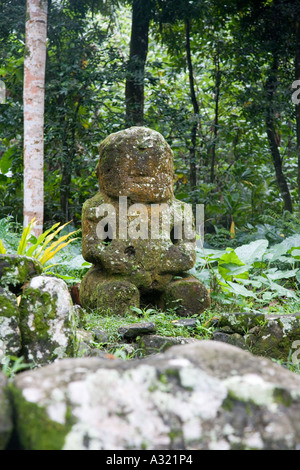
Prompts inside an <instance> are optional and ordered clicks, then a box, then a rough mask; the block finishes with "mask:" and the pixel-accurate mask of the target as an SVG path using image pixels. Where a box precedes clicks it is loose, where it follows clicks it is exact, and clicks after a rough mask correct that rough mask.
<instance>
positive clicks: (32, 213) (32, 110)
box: [23, 0, 48, 236]
mask: <svg viewBox="0 0 300 470" xmlns="http://www.w3.org/2000/svg"><path fill="white" fill-rule="evenodd" d="M47 8H48V1H47V0H27V12H26V45H25V56H24V90H23V93H24V94H23V104H24V212H23V216H24V221H23V223H24V226H25V227H26V226H27V225H28V224H29V222H30V221H31V220H32V219H33V218H34V217H35V218H36V226H35V228H34V230H33V233H34V235H35V236H38V235H39V234H40V233H42V231H43V219H44V98H45V68H46V39H47Z"/></svg>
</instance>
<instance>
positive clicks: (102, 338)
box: [93, 329, 109, 344]
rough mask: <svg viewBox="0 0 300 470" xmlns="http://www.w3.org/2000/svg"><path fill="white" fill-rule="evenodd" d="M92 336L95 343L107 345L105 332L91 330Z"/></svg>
mask: <svg viewBox="0 0 300 470" xmlns="http://www.w3.org/2000/svg"><path fill="white" fill-rule="evenodd" d="M93 334H94V340H95V341H96V342H97V343H102V344H106V343H108V340H109V338H108V334H107V333H106V332H105V331H102V330H99V329H96V330H93Z"/></svg>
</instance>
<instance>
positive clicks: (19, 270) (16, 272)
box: [0, 254, 43, 294]
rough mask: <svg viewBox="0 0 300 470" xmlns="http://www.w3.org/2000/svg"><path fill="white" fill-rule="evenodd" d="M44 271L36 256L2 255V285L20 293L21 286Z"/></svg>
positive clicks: (0, 263)
mask: <svg viewBox="0 0 300 470" xmlns="http://www.w3.org/2000/svg"><path fill="white" fill-rule="evenodd" d="M42 272H43V266H42V265H41V263H40V262H39V261H38V260H36V259H35V258H30V257H28V256H21V255H9V254H5V255H0V285H1V286H2V287H8V288H9V289H10V290H11V291H12V292H14V293H17V294H19V293H20V289H21V287H22V286H23V285H24V284H25V283H26V282H28V281H29V280H30V279H31V278H32V277H34V276H37V275H39V274H41V273H42Z"/></svg>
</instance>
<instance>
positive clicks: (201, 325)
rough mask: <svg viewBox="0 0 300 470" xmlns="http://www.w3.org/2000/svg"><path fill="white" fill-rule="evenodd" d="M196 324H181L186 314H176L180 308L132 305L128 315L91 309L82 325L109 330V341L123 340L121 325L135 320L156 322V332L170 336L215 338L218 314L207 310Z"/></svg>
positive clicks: (93, 328) (82, 320)
mask: <svg viewBox="0 0 300 470" xmlns="http://www.w3.org/2000/svg"><path fill="white" fill-rule="evenodd" d="M193 318H194V319H195V322H196V324H195V326H193V327H189V326H179V325H178V322H179V321H180V320H182V317H180V316H178V315H177V314H176V309H174V310H171V309H170V310H166V311H165V312H164V311H162V310H160V309H156V308H152V307H149V308H144V309H139V308H134V307H132V308H131V312H130V313H127V314H126V315H125V316H119V315H112V314H110V313H109V312H99V311H96V310H95V311H89V312H85V315H84V317H83V318H82V319H81V325H82V326H83V327H84V329H85V330H87V331H89V330H91V331H93V330H95V329H99V330H102V331H105V333H106V334H107V335H108V338H109V342H112V343H113V342H117V341H120V340H122V337H121V335H120V333H119V332H118V329H119V328H120V327H123V326H126V325H131V324H133V323H145V322H152V323H154V324H155V327H156V331H155V334H157V335H160V336H170V337H177V336H180V337H185V338H191V337H193V338H198V339H208V338H211V337H212V334H213V331H214V327H213V320H214V314H213V312H211V311H207V312H203V314H201V315H195V316H194V317H193Z"/></svg>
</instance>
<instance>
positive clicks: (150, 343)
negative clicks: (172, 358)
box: [138, 335, 200, 355]
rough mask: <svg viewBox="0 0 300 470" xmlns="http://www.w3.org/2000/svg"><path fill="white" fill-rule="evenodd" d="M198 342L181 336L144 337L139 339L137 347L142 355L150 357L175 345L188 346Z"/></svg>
mask: <svg viewBox="0 0 300 470" xmlns="http://www.w3.org/2000/svg"><path fill="white" fill-rule="evenodd" d="M198 341H200V340H198V339H194V338H184V337H182V336H160V335H145V336H142V337H141V338H140V340H139V341H138V345H139V347H140V348H141V350H142V353H143V354H145V355H150V354H157V353H160V352H163V351H166V349H168V348H170V347H171V346H174V345H177V344H188V343H195V342H198Z"/></svg>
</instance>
